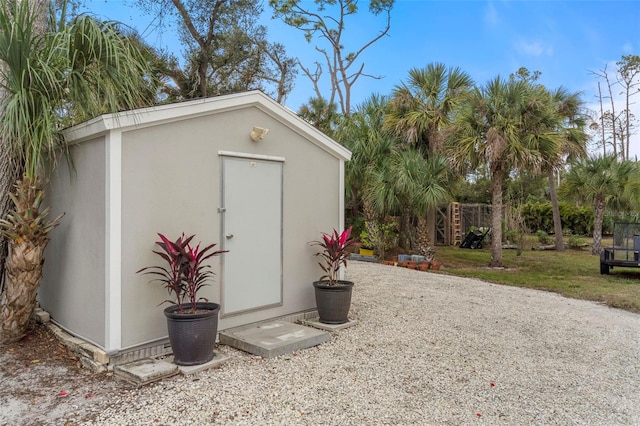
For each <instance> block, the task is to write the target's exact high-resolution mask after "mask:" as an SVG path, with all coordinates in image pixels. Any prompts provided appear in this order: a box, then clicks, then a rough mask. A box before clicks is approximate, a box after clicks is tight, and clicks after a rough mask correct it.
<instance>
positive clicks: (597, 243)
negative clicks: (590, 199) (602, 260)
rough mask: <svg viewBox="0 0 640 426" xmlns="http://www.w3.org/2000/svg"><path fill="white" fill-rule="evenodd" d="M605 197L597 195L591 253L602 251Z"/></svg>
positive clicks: (594, 204)
mask: <svg viewBox="0 0 640 426" xmlns="http://www.w3.org/2000/svg"><path fill="white" fill-rule="evenodd" d="M604 211H605V202H604V197H596V199H595V201H594V203H593V246H592V247H591V254H597V255H599V254H600V252H601V251H602V223H603V222H604Z"/></svg>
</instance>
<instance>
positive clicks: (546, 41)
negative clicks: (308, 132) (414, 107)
mask: <svg viewBox="0 0 640 426" xmlns="http://www.w3.org/2000/svg"><path fill="white" fill-rule="evenodd" d="M309 3H310V4H311V3H312V2H311V0H309ZM365 3H366V1H364V0H361V1H360V4H361V11H360V13H359V14H358V15H357V16H354V17H352V19H351V20H348V21H347V22H346V32H345V50H347V51H352V50H355V49H357V48H359V47H360V46H361V45H362V43H363V41H365V40H368V39H370V38H371V37H373V36H374V35H375V34H376V33H377V32H378V31H379V30H380V29H381V28H382V25H383V23H382V21H381V19H380V18H379V17H378V18H376V17H373V16H371V15H370V14H369V13H368V12H367V11H366V8H365V7H364V5H365ZM132 4H133V1H131V0H106V1H105V0H87V1H86V5H87V8H88V9H89V10H91V11H92V12H94V13H96V14H97V15H98V16H100V17H102V18H109V19H115V20H118V21H121V22H123V23H125V24H128V25H131V26H133V27H134V28H137V29H138V30H139V32H141V33H143V35H144V36H145V38H146V39H147V41H149V42H150V43H152V44H155V45H158V46H162V47H165V48H168V49H170V50H177V51H176V53H179V49H180V48H179V44H178V43H177V42H176V41H175V37H174V36H173V33H172V29H171V28H170V27H169V28H167V27H165V28H164V29H163V30H158V29H157V28H156V29H154V25H153V24H151V26H149V23H150V22H151V21H152V20H153V17H152V16H145V15H144V14H143V13H141V12H140V11H139V10H137V9H135V8H134V7H133V6H132ZM270 18H271V13H270V11H269V10H268V8H267V7H265V14H264V18H263V22H262V23H263V24H265V25H267V27H268V28H269V39H270V40H271V41H277V42H280V43H282V44H284V45H285V47H286V48H287V53H288V54H289V56H293V57H298V58H300V60H301V61H302V62H303V63H305V64H312V63H313V61H315V60H319V59H320V58H319V57H318V56H316V55H315V52H314V50H313V48H312V46H309V44H307V42H306V41H305V40H304V38H303V36H302V33H301V32H300V31H297V30H294V29H292V28H289V27H287V26H286V25H285V24H283V23H282V22H280V21H277V20H276V21H273V20H271V19H270ZM628 54H634V55H640V1H637V0H627V1H616V0H611V1H605V0H600V1H543V0H539V1H506V0H501V1H481V0H476V1H459V0H449V1H445V0H440V1H435V0H396V5H395V6H394V9H393V11H392V15H391V30H390V32H389V35H388V36H387V37H384V38H383V39H382V40H380V41H378V42H377V43H376V44H374V45H372V46H371V47H370V48H369V49H368V50H367V51H366V53H365V54H363V56H361V60H362V62H364V63H365V72H368V73H370V74H374V75H379V76H383V77H384V78H382V79H380V80H374V79H366V78H361V79H360V80H359V81H358V82H357V83H356V85H355V86H354V88H353V91H352V96H353V102H352V103H353V104H356V105H357V104H358V103H359V102H361V101H363V100H364V99H365V98H366V97H368V96H369V94H371V93H379V94H385V95H386V94H390V93H391V91H392V90H393V88H394V86H396V85H397V84H399V83H401V82H402V81H403V80H406V78H407V75H408V71H409V70H410V69H411V68H414V67H415V68H422V67H425V66H426V65H427V64H428V63H430V62H442V63H444V64H446V65H447V66H458V67H460V68H461V69H462V70H464V71H466V72H467V73H469V74H470V75H471V77H472V78H473V79H474V80H475V81H476V82H477V83H480V84H482V83H485V82H486V81H488V80H489V79H491V78H493V77H495V76H497V75H501V76H504V77H507V76H508V75H509V74H510V73H512V72H514V71H516V70H517V69H518V68H520V67H527V68H528V69H529V70H532V71H533V70H538V71H541V72H542V75H541V78H540V81H541V82H542V83H543V84H545V85H546V86H547V87H549V88H555V87H558V86H564V87H566V88H568V89H570V90H572V91H580V92H582V93H583V99H584V100H585V102H587V103H594V102H596V97H595V95H596V93H597V81H598V79H597V78H596V77H595V76H594V75H592V74H591V71H597V70H603V69H604V68H605V66H607V67H608V69H609V70H613V69H615V62H616V61H618V60H620V58H621V56H622V55H628ZM310 96H313V91H312V86H311V84H310V83H309V82H308V81H307V79H306V77H305V76H304V75H302V73H300V75H299V77H298V80H297V82H296V87H295V89H294V91H293V92H292V93H291V94H290V95H289V97H288V99H287V102H286V105H287V106H288V107H289V108H291V109H293V110H297V109H298V108H299V106H300V105H301V104H302V103H304V102H305V101H306V100H307V99H308V98H309V97H310ZM594 107H595V105H594ZM634 108H635V110H636V116H637V117H638V118H640V96H638V98H637V103H636V105H635V106H634ZM632 141H633V140H632ZM632 143H635V144H636V145H638V147H637V148H636V149H635V150H634V152H636V153H638V154H640V137H639V136H638V135H636V136H635V141H633V142H632Z"/></svg>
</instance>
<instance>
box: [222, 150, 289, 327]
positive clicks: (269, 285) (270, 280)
mask: <svg viewBox="0 0 640 426" xmlns="http://www.w3.org/2000/svg"><path fill="white" fill-rule="evenodd" d="M222 207H223V208H222V212H223V213H222V231H223V234H222V235H223V240H224V249H225V250H229V253H226V254H225V255H224V256H223V259H224V264H223V272H222V274H223V276H222V315H230V314H236V313H241V312H245V311H251V310H257V309H261V308H266V307H271V306H275V305H280V304H282V162H279V161H268V160H261V159H255V158H241V157H227V156H223V157H222Z"/></svg>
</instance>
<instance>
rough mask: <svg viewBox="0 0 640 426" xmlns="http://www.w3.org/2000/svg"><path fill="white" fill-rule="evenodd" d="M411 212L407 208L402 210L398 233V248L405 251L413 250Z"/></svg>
mask: <svg viewBox="0 0 640 426" xmlns="http://www.w3.org/2000/svg"><path fill="white" fill-rule="evenodd" d="M410 232H411V211H410V210H409V209H408V208H407V207H403V208H402V212H401V213H400V223H399V231H398V247H400V248H401V249H405V250H410V249H411V238H410V237H409V233H410Z"/></svg>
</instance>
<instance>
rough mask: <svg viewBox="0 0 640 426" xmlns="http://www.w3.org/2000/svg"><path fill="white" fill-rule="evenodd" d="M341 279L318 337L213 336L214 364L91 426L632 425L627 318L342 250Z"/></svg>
mask: <svg viewBox="0 0 640 426" xmlns="http://www.w3.org/2000/svg"><path fill="white" fill-rule="evenodd" d="M347 279H351V280H353V281H355V283H356V285H355V287H354V293H353V302H352V310H351V314H350V316H351V317H352V318H353V319H356V320H357V321H358V324H357V325H356V326H355V327H352V328H350V329H347V330H343V331H340V332H338V333H334V334H333V335H332V339H331V341H330V342H329V343H325V344H323V345H321V346H318V347H315V348H311V349H306V350H302V351H299V352H297V353H295V354H291V355H285V356H281V357H278V358H275V359H268V360H267V359H260V358H258V357H254V356H251V355H248V354H244V353H242V352H239V351H236V350H234V349H231V348H228V347H223V348H222V350H223V351H224V352H226V353H230V354H232V355H233V357H232V360H231V361H230V362H228V363H227V364H225V365H224V366H223V367H222V368H220V369H217V370H209V371H206V372H202V373H198V374H197V375H194V376H186V377H185V376H179V377H176V378H171V379H167V380H164V381H162V382H159V383H156V384H152V385H149V386H146V387H143V388H140V389H133V390H129V391H127V392H125V393H122V394H120V395H115V396H114V398H113V399H112V400H111V401H110V402H109V406H107V407H106V408H105V409H103V410H102V411H101V413H100V414H99V416H98V417H97V418H96V420H95V421H94V422H93V423H92V424H104V425H120V424H122V425H174V424H193V425H202V424H237V425H373V424H375V425H400V424H404V425H406V424H421V425H422V424H453V425H459V424H475V423H479V424H509V425H516V424H517V425H522V424H562V425H565V424H593V425H614V424H640V315H637V314H633V313H629V312H625V311H621V310H616V309H611V308H608V307H606V306H602V305H599V304H596V303H592V302H586V301H579V300H572V299H567V298H564V297H562V296H559V295H556V294H552V293H547V292H541V291H535V290H528V289H520V288H514V287H508V286H502V285H494V284H489V283H485V282H481V281H478V280H473V279H464V278H458V277H452V276H447V275H442V274H432V273H425V272H418V271H412V270H408V269H404V268H394V267H389V266H383V265H379V264H370V263H361V262H355V261H354V262H351V263H350V264H349V268H348V269H347ZM309 285H311V284H309ZM636 285H640V284H636Z"/></svg>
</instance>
